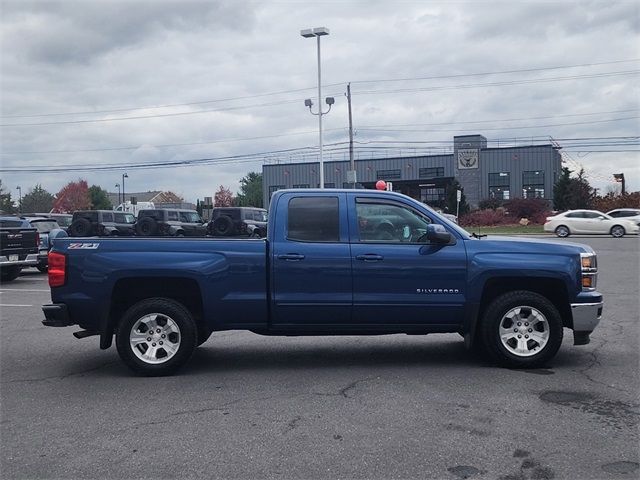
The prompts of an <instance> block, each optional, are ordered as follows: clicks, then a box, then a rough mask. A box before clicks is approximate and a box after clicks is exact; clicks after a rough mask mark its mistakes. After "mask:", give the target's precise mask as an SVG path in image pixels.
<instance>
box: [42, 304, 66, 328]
mask: <svg viewBox="0 0 640 480" xmlns="http://www.w3.org/2000/svg"><path fill="white" fill-rule="evenodd" d="M42 311H43V312H44V317H45V319H44V320H42V324H43V325H44V326H45V327H69V326H71V325H73V322H72V321H71V319H70V318H69V310H67V306H66V305H65V304H64V303H54V304H53V305H43V306H42Z"/></svg>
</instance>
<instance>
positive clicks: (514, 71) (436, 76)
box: [351, 58, 640, 83]
mask: <svg viewBox="0 0 640 480" xmlns="http://www.w3.org/2000/svg"><path fill="white" fill-rule="evenodd" d="M637 61H640V58H632V59H629V60H614V61H610V62H600V63H581V64H574V65H560V66H554V67H538V68H524V69H520V70H502V71H498V72H482V73H461V74H457V75H435V76H429V77H407V78H383V79H378V80H355V81H352V82H351V83H383V82H407V81H414V80H440V79H444V78H460V77H475V76H484V75H501V74H510V73H527V72H540V71H544V70H561V69H567V68H579V67H595V66H600V65H613V64H616V63H631V62H637Z"/></svg>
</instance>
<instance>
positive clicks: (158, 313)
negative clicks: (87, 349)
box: [116, 298, 198, 377]
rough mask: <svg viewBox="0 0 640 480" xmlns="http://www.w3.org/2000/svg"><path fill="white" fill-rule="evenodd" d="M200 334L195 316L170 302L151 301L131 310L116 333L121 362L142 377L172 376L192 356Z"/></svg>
mask: <svg viewBox="0 0 640 480" xmlns="http://www.w3.org/2000/svg"><path fill="white" fill-rule="evenodd" d="M197 341H198V333H197V329H196V325H195V322H194V320H193V316H192V315H191V313H190V312H189V310H187V309H186V308H185V307H184V306H183V305H182V304H180V303H178V302H176V301H175V300H171V299H168V298H148V299H145V300H142V301H140V302H138V303H136V304H135V305H133V306H132V307H130V308H129V309H128V310H127V311H126V312H125V314H124V316H123V317H122V320H121V321H120V324H119V325H118V329H117V332H116V347H117V349H118V354H119V355H120V358H121V359H122V361H123V362H124V363H125V364H126V365H127V367H129V368H130V369H131V370H133V371H134V372H135V373H137V374H139V375H145V376H150V377H151V376H154V377H155V376H162V375H171V374H173V373H175V372H176V371H177V370H178V369H179V368H180V367H182V366H183V365H184V364H185V363H186V362H187V361H188V360H189V359H190V358H191V355H192V354H193V351H194V349H195V348H196V344H197Z"/></svg>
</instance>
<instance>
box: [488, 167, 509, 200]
mask: <svg viewBox="0 0 640 480" xmlns="http://www.w3.org/2000/svg"><path fill="white" fill-rule="evenodd" d="M510 185H511V175H510V174H509V172H500V173H490V174H489V198H497V199H498V200H509V198H510V196H511V187H510Z"/></svg>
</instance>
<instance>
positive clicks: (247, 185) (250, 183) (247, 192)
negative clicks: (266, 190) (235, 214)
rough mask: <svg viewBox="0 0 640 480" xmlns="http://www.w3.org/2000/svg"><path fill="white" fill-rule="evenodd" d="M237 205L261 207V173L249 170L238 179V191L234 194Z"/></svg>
mask: <svg viewBox="0 0 640 480" xmlns="http://www.w3.org/2000/svg"><path fill="white" fill-rule="evenodd" d="M236 204H237V205H238V206H239V207H259V208H262V174H261V173H258V172H249V173H248V174H247V175H245V176H244V177H242V178H241V179H240V191H239V192H238V195H237V196H236Z"/></svg>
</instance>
